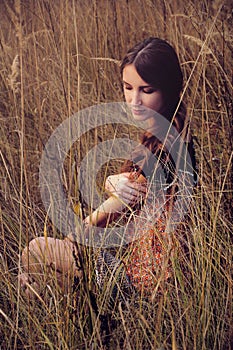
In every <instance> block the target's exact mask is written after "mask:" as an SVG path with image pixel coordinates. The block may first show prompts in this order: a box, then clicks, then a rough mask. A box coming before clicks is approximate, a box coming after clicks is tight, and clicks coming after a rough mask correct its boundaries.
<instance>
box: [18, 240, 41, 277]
mask: <svg viewBox="0 0 233 350" xmlns="http://www.w3.org/2000/svg"><path fill="white" fill-rule="evenodd" d="M44 240H45V238H44V237H37V238H34V239H32V240H31V241H30V242H29V244H28V246H27V247H25V248H24V249H23V251H22V267H23V268H24V269H25V270H26V271H28V270H29V267H30V270H31V269H34V268H36V266H38V265H41V264H42V263H43V261H44V257H45V242H44Z"/></svg>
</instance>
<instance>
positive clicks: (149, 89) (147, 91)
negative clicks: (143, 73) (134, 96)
mask: <svg viewBox="0 0 233 350" xmlns="http://www.w3.org/2000/svg"><path fill="white" fill-rule="evenodd" d="M155 91H156V89H154V88H145V89H143V92H144V93H145V94H153V92H155Z"/></svg>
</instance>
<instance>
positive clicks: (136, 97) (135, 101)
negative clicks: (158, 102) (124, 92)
mask: <svg viewBox="0 0 233 350" xmlns="http://www.w3.org/2000/svg"><path fill="white" fill-rule="evenodd" d="M141 103H142V101H141V94H140V92H138V91H134V92H133V94H132V100H131V104H132V105H134V106H137V105H140V104H141Z"/></svg>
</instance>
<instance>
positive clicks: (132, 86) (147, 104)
mask: <svg viewBox="0 0 233 350" xmlns="http://www.w3.org/2000/svg"><path fill="white" fill-rule="evenodd" d="M123 87H124V95H125V100H126V103H127V104H128V105H129V106H130V107H131V110H132V113H133V116H134V118H135V119H136V120H140V121H143V120H148V122H149V124H150V126H153V124H154V123H155V114H154V113H151V110H153V111H156V112H158V113H161V112H162V109H163V97H162V93H161V91H159V90H156V89H155V88H153V87H152V86H151V85H149V84H148V83H146V82H145V81H144V80H143V79H142V78H141V77H140V75H139V74H138V73H137V71H136V68H135V67H134V65H133V64H129V65H127V66H125V68H124V69H123ZM149 112H150V113H149Z"/></svg>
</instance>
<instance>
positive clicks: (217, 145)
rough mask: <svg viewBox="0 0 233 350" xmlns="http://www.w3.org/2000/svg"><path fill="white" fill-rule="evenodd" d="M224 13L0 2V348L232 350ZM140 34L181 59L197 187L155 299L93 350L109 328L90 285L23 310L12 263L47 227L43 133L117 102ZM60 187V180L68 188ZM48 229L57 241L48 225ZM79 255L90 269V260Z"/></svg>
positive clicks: (201, 6)
mask: <svg viewBox="0 0 233 350" xmlns="http://www.w3.org/2000/svg"><path fill="white" fill-rule="evenodd" d="M230 10H231V2H230V1H227V0H226V1H225V2H220V1H217V0H215V1H211V2H210V1H204V2H201V1H200V2H193V1H189V0H188V1H183V0H182V1H181V0H177V1H175V2H170V1H162V0H158V1H152V0H147V1H143V2H142V1H141V2H140V1H137V0H130V1H127V0H119V1H110V0H109V1H103V0H100V1H96V0H95V1H91V0H85V1H79V0H78V1H71V0H58V1H54V2H52V1H48V0H39V1H33V0H30V1H15V2H13V1H3V2H1V3H0V23H1V25H0V47H1V51H0V76H1V79H0V94H1V99H0V121H1V129H0V165H1V167H0V178H1V181H0V223H1V238H0V242H1V244H0V329H1V332H0V348H1V349H69V350H70V349H105V348H107V345H106V343H109V348H110V349H133V350H134V349H135V350H136V349H187V350H191V349H195V350H201V349H203V350H204V349H211V350H212V349H219V350H223V349H230V348H231V337H232V328H231V327H232V324H233V322H232V231H233V227H232V218H231V207H232V180H231V175H232V173H231V171H232V135H231V125H232V119H231V118H232V114H231V113H232V75H231V74H232V72H231V69H232V64H231V55H232V48H233V39H232V17H231V16H230ZM147 36H159V37H162V38H165V39H167V40H169V41H170V42H171V43H172V44H173V45H174V47H175V48H176V50H177V52H178V55H179V58H180V61H181V63H182V68H183V71H184V77H185V81H186V84H185V89H184V99H185V101H187V104H188V111H189V118H190V122H191V125H192V129H193V134H194V140H195V145H196V153H197V160H198V169H199V185H198V188H197V190H196V191H195V194H194V204H193V205H192V208H191V210H190V214H189V216H190V218H189V224H188V226H187V225H185V224H184V230H183V234H184V233H185V234H184V236H185V237H184V239H183V240H184V241H185V244H186V250H187V257H184V261H183V262H181V261H176V260H175V259H174V261H173V271H174V278H173V280H172V281H171V283H170V285H168V286H167V290H166V292H165V293H164V294H162V295H161V294H158V295H155V297H154V301H153V303H152V304H151V303H147V302H145V301H144V302H143V301H142V302H141V305H139V307H137V308H136V307H134V306H133V305H130V306H129V308H128V309H126V310H124V309H122V308H121V307H120V308H119V310H118V312H116V313H115V314H114V315H112V317H111V319H112V322H113V321H114V322H115V323H116V326H115V327H113V324H110V330H109V332H110V334H111V336H110V339H108V340H106V341H105V339H106V338H105V337H104V334H105V333H106V329H107V327H106V326H105V330H103V329H101V320H100V319H99V315H96V314H95V307H94V305H93V302H92V301H93V300H94V299H95V297H96V296H97V299H99V300H101V298H103V295H102V296H101V295H100V292H97V291H96V290H95V286H94V282H93V278H91V279H88V280H89V282H88V280H87V281H86V280H85V279H84V282H85V281H86V282H85V283H82V284H80V286H78V287H79V288H77V290H74V291H72V292H70V293H69V294H67V295H65V296H64V295H61V294H60V293H59V289H58V288H52V287H48V288H47V289H46V290H45V296H44V298H43V299H41V298H40V297H39V296H36V297H35V298H34V300H27V299H26V298H25V296H24V295H23V293H22V292H21V290H20V288H19V283H18V273H19V270H20V258H19V257H20V253H21V250H22V247H24V246H25V245H26V244H27V243H28V241H29V240H30V239H31V238H32V237H35V236H36V235H41V234H43V232H44V225H45V222H47V221H46V220H47V217H46V213H45V212H44V209H43V205H42V203H41V199H40V193H39V189H38V183H39V182H38V181H39V177H38V173H39V164H40V158H41V153H42V150H43V148H44V145H45V144H46V141H47V140H48V138H49V136H50V134H51V133H52V131H53V130H55V128H56V127H57V126H58V125H59V124H60V123H61V122H62V121H63V120H65V119H66V118H67V117H68V116H70V115H72V114H73V113H74V112H77V111H79V110H81V109H83V108H85V107H88V106H91V105H93V104H98V103H101V102H113V101H122V100H123V95H122V91H121V81H120V75H119V60H120V59H121V58H122V56H123V55H124V54H125V52H126V50H127V49H128V48H129V47H130V46H131V45H134V44H135V42H136V41H139V40H141V39H143V38H145V37H147ZM103 135H104V131H103ZM91 137H92V136H91ZM92 142H93V140H92ZM82 146H83V148H84V150H85V149H87V148H88V145H87V144H85V143H83V145H82ZM68 163H69V162H68ZM71 165H72V164H71ZM67 166H68V170H69V164H68V165H67ZM69 179H70V178H69V173H68V175H67V187H69V184H70V182H69V181H70V180H69ZM47 232H48V234H49V235H60V234H59V232H57V230H56V229H55V228H54V227H52V225H49V224H47ZM85 257H86V259H85V260H86V263H85V265H89V260H90V257H89V256H88V252H87V253H86V256H85ZM182 264H185V266H186V271H187V275H184V273H183V266H182ZM86 273H91V272H86ZM55 282H56V281H54V283H55ZM104 321H106V323H107V321H109V320H108V318H107V316H106V318H105V319H104ZM102 324H103V319H102Z"/></svg>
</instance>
